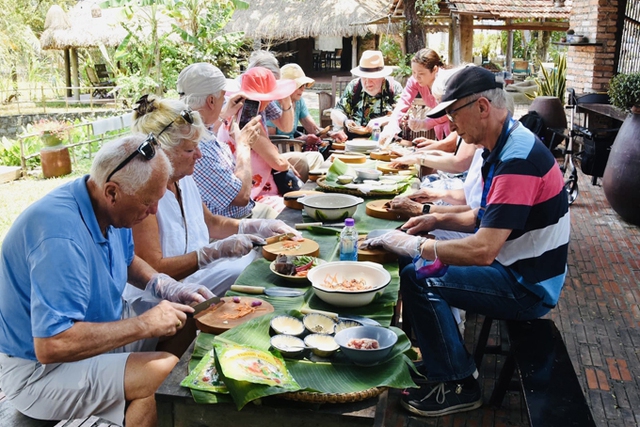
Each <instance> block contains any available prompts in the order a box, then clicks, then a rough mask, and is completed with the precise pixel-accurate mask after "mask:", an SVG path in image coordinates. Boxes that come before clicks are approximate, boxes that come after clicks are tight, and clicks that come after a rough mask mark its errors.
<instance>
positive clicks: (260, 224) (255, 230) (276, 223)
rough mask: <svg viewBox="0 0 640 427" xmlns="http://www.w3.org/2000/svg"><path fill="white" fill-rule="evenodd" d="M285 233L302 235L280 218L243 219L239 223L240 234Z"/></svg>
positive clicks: (264, 234)
mask: <svg viewBox="0 0 640 427" xmlns="http://www.w3.org/2000/svg"><path fill="white" fill-rule="evenodd" d="M284 233H293V234H295V235H296V236H298V237H302V235H301V234H300V232H299V231H297V230H296V229H294V228H291V227H289V226H288V225H287V224H285V223H284V222H282V221H280V220H279V219H243V220H241V221H240V224H239V225H238V234H255V235H257V236H261V237H271V236H275V235H278V234H284Z"/></svg>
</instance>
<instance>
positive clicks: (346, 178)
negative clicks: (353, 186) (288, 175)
mask: <svg viewBox="0 0 640 427" xmlns="http://www.w3.org/2000/svg"><path fill="white" fill-rule="evenodd" d="M337 181H338V184H348V183H350V182H351V181H353V177H352V176H351V175H340V176H338V178H337Z"/></svg>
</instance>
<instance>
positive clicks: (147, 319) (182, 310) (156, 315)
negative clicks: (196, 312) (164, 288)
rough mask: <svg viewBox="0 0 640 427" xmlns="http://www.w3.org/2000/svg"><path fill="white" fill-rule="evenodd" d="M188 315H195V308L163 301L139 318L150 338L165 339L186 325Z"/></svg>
mask: <svg viewBox="0 0 640 427" xmlns="http://www.w3.org/2000/svg"><path fill="white" fill-rule="evenodd" d="M187 313H193V307H190V306H188V305H183V304H177V303H173V302H169V301H167V300H162V301H160V303H159V304H158V305H156V306H155V307H153V308H151V309H149V310H147V311H145V312H144V313H142V314H141V315H140V316H138V318H139V320H140V321H142V322H144V324H145V326H146V328H145V329H146V331H148V333H149V336H150V337H164V336H171V335H174V334H175V333H176V332H178V330H180V329H181V328H182V327H183V326H184V325H185V323H186V321H187Z"/></svg>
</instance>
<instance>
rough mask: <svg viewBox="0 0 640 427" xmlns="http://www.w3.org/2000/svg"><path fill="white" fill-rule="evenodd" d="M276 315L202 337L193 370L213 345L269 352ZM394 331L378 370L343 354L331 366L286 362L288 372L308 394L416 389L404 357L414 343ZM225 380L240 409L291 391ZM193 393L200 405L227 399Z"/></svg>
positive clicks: (194, 356)
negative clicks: (392, 343)
mask: <svg viewBox="0 0 640 427" xmlns="http://www.w3.org/2000/svg"><path fill="white" fill-rule="evenodd" d="M288 314H290V315H297V316H299V313H298V312H296V311H291V312H288ZM275 315H277V313H271V314H268V315H265V316H262V317H259V318H257V319H253V320H251V321H249V322H247V323H245V324H242V325H240V326H237V327H235V328H233V329H231V330H229V331H227V332H225V333H223V334H221V335H219V336H213V335H210V334H204V333H201V334H199V335H198V338H197V339H196V347H195V350H194V352H193V355H192V360H191V362H190V367H191V366H195V364H197V362H198V361H199V360H200V359H201V358H202V357H203V356H204V354H205V353H206V352H207V351H209V350H210V349H211V348H212V347H213V344H214V342H221V343H222V342H226V343H233V344H240V345H247V346H251V347H255V348H258V349H262V350H268V349H269V347H270V344H269V339H270V336H269V322H270V321H271V319H272V318H273V317H274V316H275ZM391 329H392V330H393V331H394V332H395V333H396V334H397V335H398V342H397V343H396V345H395V346H394V349H393V351H392V353H391V354H390V355H389V357H388V358H387V359H386V360H385V361H384V362H382V363H381V364H379V365H376V366H375V369H371V367H368V368H367V367H361V366H356V365H354V364H352V363H351V362H349V361H348V360H347V359H346V358H345V357H344V356H343V355H341V354H340V353H337V354H336V355H335V356H334V357H333V359H332V363H329V362H327V361H325V360H321V361H320V360H319V361H310V360H306V359H304V360H294V359H285V363H286V366H287V369H288V370H289V372H290V374H291V375H292V376H293V378H294V379H295V380H296V382H297V383H298V384H299V386H300V387H301V389H303V390H306V391H314V392H321V393H352V392H357V391H362V390H367V389H369V388H372V387H380V386H385V387H393V388H406V387H415V384H414V382H413V380H412V379H411V375H410V374H409V368H408V365H410V364H411V362H410V360H409V358H408V357H407V356H406V355H405V352H408V351H409V350H410V348H411V342H410V341H409V339H408V338H407V336H406V335H405V334H404V333H403V332H402V330H400V329H398V328H394V327H392V328H391ZM216 363H217V362H216ZM217 365H218V369H219V372H222V370H221V369H220V366H219V364H218V363H217ZM223 379H224V382H225V384H226V385H227V388H228V389H229V393H230V395H231V396H232V397H233V400H234V402H235V403H236V406H237V407H238V409H241V408H242V407H244V405H246V404H247V403H248V402H250V401H252V400H255V399H258V398H261V397H266V396H271V395H274V394H279V393H283V392H287V391H291V390H283V389H282V388H279V387H272V386H267V385H262V384H251V383H247V382H243V381H235V380H231V379H229V378H224V377H223ZM192 394H193V397H194V400H195V401H196V402H198V403H215V402H216V401H218V402H219V401H221V400H220V398H221V397H224V396H220V395H215V396H208V395H214V393H208V392H197V393H196V392H195V391H194V390H192Z"/></svg>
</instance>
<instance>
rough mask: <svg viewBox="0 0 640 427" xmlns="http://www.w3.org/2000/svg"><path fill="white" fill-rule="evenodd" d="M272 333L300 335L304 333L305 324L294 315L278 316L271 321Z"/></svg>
mask: <svg viewBox="0 0 640 427" xmlns="http://www.w3.org/2000/svg"><path fill="white" fill-rule="evenodd" d="M269 326H271V331H272V335H278V334H284V335H292V336H296V337H297V336H300V335H302V334H303V333H304V324H303V323H302V321H300V320H299V319H296V318H295V317H293V316H276V317H274V318H273V319H271V322H270V323H269Z"/></svg>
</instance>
